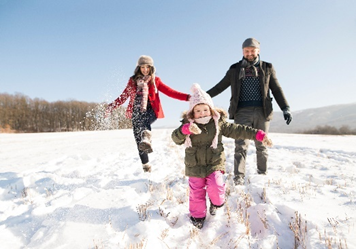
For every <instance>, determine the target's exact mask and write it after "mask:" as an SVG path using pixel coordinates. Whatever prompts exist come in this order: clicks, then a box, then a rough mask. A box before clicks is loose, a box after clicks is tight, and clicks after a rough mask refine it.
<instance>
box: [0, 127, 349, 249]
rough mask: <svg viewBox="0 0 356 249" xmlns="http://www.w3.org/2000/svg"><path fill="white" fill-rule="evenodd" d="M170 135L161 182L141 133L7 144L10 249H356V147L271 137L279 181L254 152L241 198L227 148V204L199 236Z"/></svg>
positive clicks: (5, 213)
mask: <svg viewBox="0 0 356 249" xmlns="http://www.w3.org/2000/svg"><path fill="white" fill-rule="evenodd" d="M171 131H172V130H171V129H155V130H154V131H153V148H154V152H153V153H152V154H150V158H151V163H152V165H153V171H152V173H144V172H142V169H141V164H140V160H139V157H138V154H137V150H136V148H135V143H134V139H133V135H132V130H116V131H95V132H72V133H42V134H0V241H1V242H0V248H11V249H16V248H51V249H52V248H155V249H157V248H256V249H257V248H281V249H288V248H297V247H298V248H313V249H314V248H356V239H355V237H354V236H353V235H354V234H355V221H356V201H355V193H356V181H355V165H356V136H320V135H319V136H318V135H296V134H277V133H272V134H270V137H271V138H272V140H273V142H274V147H273V148H271V149H269V154H270V157H269V172H268V175H266V176H263V175H258V174H256V158H255V148H254V146H253V143H252V144H251V146H250V148H249V151H248V157H247V173H246V183H245V186H238V187H235V186H233V184H232V176H233V174H232V172H233V153H234V141H233V140H232V139H230V138H226V139H224V144H225V153H226V156H227V162H226V166H227V172H226V174H225V176H226V187H227V202H226V205H225V206H224V207H223V208H221V209H219V210H218V213H217V215H216V216H215V217H212V216H210V215H209V214H208V215H207V219H206V222H205V224H204V227H203V229H201V230H197V229H196V228H194V227H193V226H192V224H191V223H190V222H189V212H188V184H187V178H186V177H185V176H184V173H183V172H184V165H183V157H184V148H183V146H177V145H175V144H174V143H173V142H172V141H171V139H170V134H171ZM296 246H297V247H296Z"/></svg>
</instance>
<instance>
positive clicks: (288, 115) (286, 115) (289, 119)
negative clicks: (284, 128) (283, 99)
mask: <svg viewBox="0 0 356 249" xmlns="http://www.w3.org/2000/svg"><path fill="white" fill-rule="evenodd" d="M282 111H283V116H284V120H285V121H286V123H287V125H289V124H290V122H292V113H291V112H290V110H289V107H286V108H284V109H283V110H282Z"/></svg>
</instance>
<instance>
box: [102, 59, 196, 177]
mask: <svg viewBox="0 0 356 249" xmlns="http://www.w3.org/2000/svg"><path fill="white" fill-rule="evenodd" d="M155 72H156V69H155V67H154V65H153V59H152V58H151V57H150V56H147V55H142V56H141V57H140V58H139V59H138V62H137V65H136V68H135V71H134V75H133V76H132V77H130V79H129V82H128V83H127V86H126V88H125V89H124V91H123V92H122V94H121V95H120V96H119V97H118V98H117V99H116V100H115V101H113V102H112V103H110V104H109V105H108V107H107V109H106V114H105V116H107V115H108V114H109V113H111V112H112V111H113V110H114V109H115V108H117V107H119V106H120V105H122V104H123V103H125V101H126V100H127V99H128V98H130V101H129V104H128V106H127V109H126V118H129V119H131V120H132V127H133V133H134V137H135V140H136V144H137V149H138V152H139V156H140V159H141V162H142V168H143V170H144V171H145V172H151V165H149V163H148V162H149V159H148V153H151V152H152V151H153V150H152V147H151V124H152V123H153V122H154V121H156V119H157V118H164V113H163V109H162V106H161V102H160V99H159V95H158V93H159V91H161V92H163V93H164V94H166V95H167V96H169V97H171V98H174V99H178V100H185V101H189V97H190V95H189V94H185V93H181V92H178V91H176V90H173V89H172V88H170V87H168V86H167V85H165V84H164V83H163V82H162V81H161V79H160V78H159V77H157V76H155Z"/></svg>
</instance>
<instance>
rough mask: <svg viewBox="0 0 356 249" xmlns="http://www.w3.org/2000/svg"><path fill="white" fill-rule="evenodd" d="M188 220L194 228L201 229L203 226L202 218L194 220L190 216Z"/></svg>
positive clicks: (203, 219)
mask: <svg viewBox="0 0 356 249" xmlns="http://www.w3.org/2000/svg"><path fill="white" fill-rule="evenodd" d="M190 220H191V221H192V223H193V225H194V226H195V227H196V228H199V229H202V228H203V226H204V221H205V217H204V218H194V217H193V216H191V217H190Z"/></svg>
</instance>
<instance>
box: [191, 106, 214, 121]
mask: <svg viewBox="0 0 356 249" xmlns="http://www.w3.org/2000/svg"><path fill="white" fill-rule="evenodd" d="M193 113H194V118H195V119H196V118H205V117H208V116H211V112H210V107H209V106H208V105H206V104H198V105H196V106H194V108H193Z"/></svg>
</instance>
